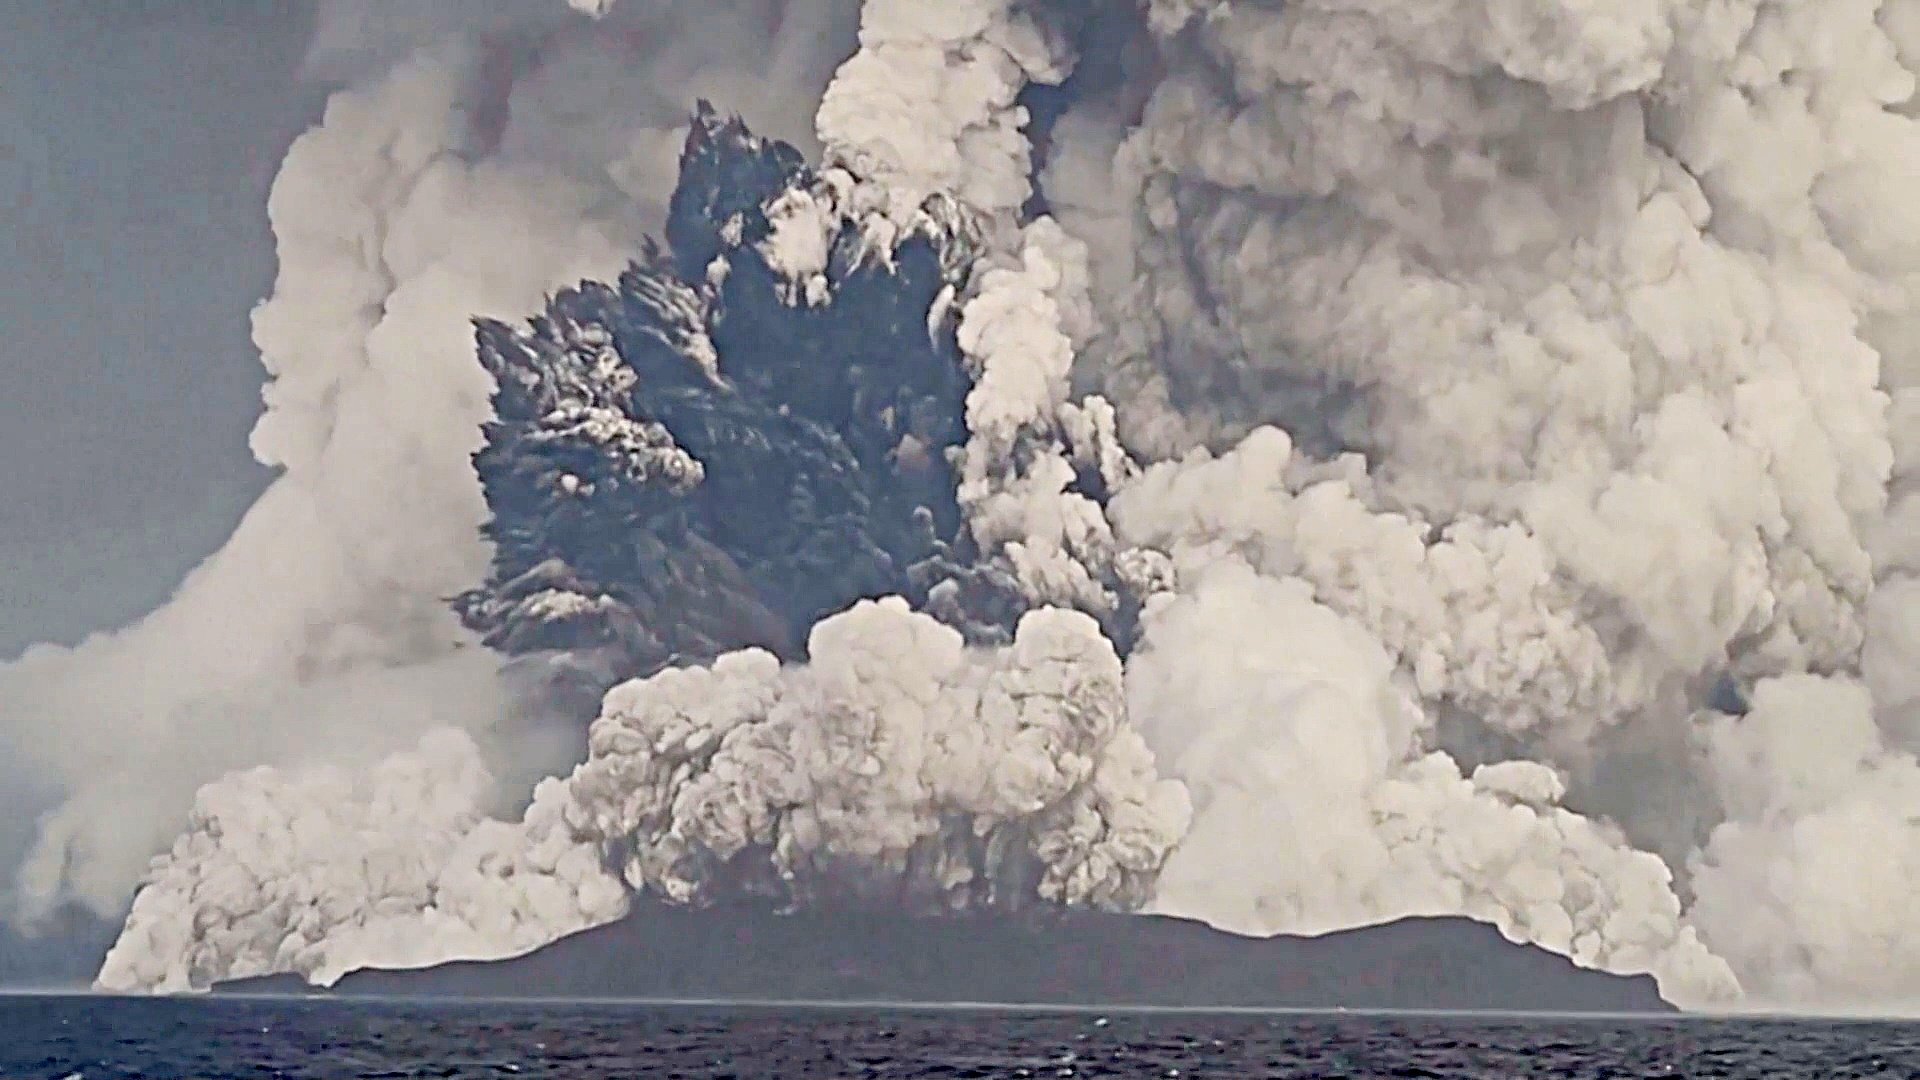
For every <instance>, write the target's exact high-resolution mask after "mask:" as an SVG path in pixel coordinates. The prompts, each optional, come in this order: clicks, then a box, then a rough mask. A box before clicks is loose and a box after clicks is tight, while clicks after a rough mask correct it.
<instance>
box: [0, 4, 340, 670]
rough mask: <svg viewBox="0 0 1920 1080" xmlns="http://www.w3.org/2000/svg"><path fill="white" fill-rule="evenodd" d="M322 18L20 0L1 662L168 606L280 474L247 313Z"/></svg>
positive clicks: (11, 14) (14, 77)
mask: <svg viewBox="0 0 1920 1080" xmlns="http://www.w3.org/2000/svg"><path fill="white" fill-rule="evenodd" d="M309 17H310V15H309V11H308V7H307V5H305V4H296V3H291V2H288V0H113V2H112V3H103V4H80V3H40V2H33V0H0V326H3V327H4V328H5V333H4V337H3V338H0V340H4V342H5V344H4V346H0V385H4V387H5V391H4V393H0V460H4V461H5V462H6V467H5V468H4V469H0V658H5V657H10V656H12V655H14V654H16V653H17V652H19V650H20V649H21V648H23V647H24V646H26V645H27V644H29V643H31V642H34V641H41V640H58V641H67V640H72V639H74V638H76V637H78V636H80V635H83V634H85V633H86V632H88V631H90V630H93V629H98V628H102V627H108V626H113V625H118V624H119V623H122V622H124V621H126V620H127V619H128V618H130V617H132V616H134V615H137V614H139V613H141V612H143V611H146V610H148V609H150V608H152V607H153V606H154V605H155V604H156V603H157V602H158V601H159V600H161V599H162V598H163V597H164V596H165V595H166V594H167V592H168V591H170V590H171V588H172V587H173V585H174V584H175V583H176V582H178V580H179V579H180V576H181V575H182V574H183V573H184V572H185V571H186V570H187V569H188V568H190V567H191V566H192V565H193V564H194V563H196V562H198V561H199V560H200V559H201V558H202V557H203V556H205V555H206V554H207V553H208V552H210V551H212V550H213V549H214V548H215V547H216V546H218V544H219V542H220V541H221V540H222V539H224V538H225V536H226V534H227V533H228V532H229V531H230V530H231V528H232V525H233V523H234V521H235V520H236V519H237V518H238V517H239V515H240V513H241V511H243V510H244V509H245V507H246V505H247V504H248V503H249V502H250V501H251V500H252V498H253V496H254V494H255V493H256V492H257V491H258V490H259V489H260V487H261V486H262V485H263V484H264V483H265V481H266V479H267V474H266V471H265V470H264V469H262V468H261V467H259V466H258V465H256V464H254V463H253V461H252V460H251V458H250V457H249V455H248V453H247V448H246V436H247V431H248V429H249V428H250V427H251V425H252V423H253V420H254V417H255V416H256V415H257V414H258V412H259V391H260V384H261V378H262V372H261V369H260V366H259V361H258V358H257V356H256V355H255V353H254V350H253V348H252V346H251V345H250V343H249V341H248V324H247V313H248V310H249V309H250V308H251V307H252V306H253V304H254V302H255V301H256V300H258V299H259V298H260V297H261V296H262V295H263V294H264V293H265V291H266V289H267V288H268V286H269V284H270V283H271V280H272V273H273V251H272V245H271V241H270V238H269V236H268V233H267V226H266V193H267V188H268V185H269V183H270V182H271V180H272V177H273V172H274V168H275V166H276V165H277V163H278V161H279V159H280V157H281V155H282V154H283V153H284V151H285V148H286V145H287V143H288V141H289V140H291V139H292V137H293V136H294V135H296V134H297V133H298V132H299V131H300V130H301V129H302V128H303V127H305V126H306V124H307V123H308V122H310V120H311V119H312V118H313V117H315V116H317V113H318V109H319V106H320V103H321V101H322V91H321V90H320V89H319V88H317V87H315V86H313V85H311V84H303V83H302V82H300V80H299V63H300V57H301V53H302V50H303V47H304V44H305V41H306V36H307V22H308V19H309Z"/></svg>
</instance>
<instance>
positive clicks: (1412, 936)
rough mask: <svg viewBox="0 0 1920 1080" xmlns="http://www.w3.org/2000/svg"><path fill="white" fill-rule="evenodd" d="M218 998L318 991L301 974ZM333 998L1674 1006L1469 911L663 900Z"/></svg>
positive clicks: (367, 982) (1554, 1008)
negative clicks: (941, 912) (914, 910)
mask: <svg viewBox="0 0 1920 1080" xmlns="http://www.w3.org/2000/svg"><path fill="white" fill-rule="evenodd" d="M215 989H216V991H217V992H223V993H241V994H275V995H278V994H310V993H315V992H317V991H315V990H314V988H312V987H309V986H308V985H307V984H306V983H305V982H303V981H301V980H300V979H299V978H298V977H297V976H291V975H275V976H269V977H266V978H259V979H241V980H236V981H234V982H229V983H222V984H219V985H218V986H217V987H216V988H215ZM330 992H331V993H333V994H338V995H345V996H420V997H440V998H455V999H461V998H464V999H474V998H638V999H654V1000H683V1001H684V1000H696V1001H706V1000H723V1001H725V1000H732V1001H809V1002H850V1001H857V1002H887V1003H901V1004H914V1003H928V1004H932V1003H940V1004H950V1003H954V1002H968V1003H993V1004H1008V1005H1050V1006H1089V1007H1102V1008H1108V1007H1126V1006H1163V1007H1182V1008H1327V1009H1332V1008H1346V1009H1422V1010H1488V1011H1528V1012H1589V1013H1626V1012H1672V1011H1673V1008H1672V1006H1670V1005H1668V1004H1667V1003H1666V1002H1664V1001H1662V1000H1661V999H1660V995H1659V994H1658V993H1657V992H1656V991H1655V989H1654V983H1653V979H1652V977H1651V976H1646V975H1637V976H1620V975H1609V974H1606V973H1604V972H1598V971H1588V970H1584V969H1581V968H1578V967H1575V966H1574V964H1573V963H1572V961H1569V960H1567V959H1566V958H1564V957H1561V956H1557V955H1555V954H1553V953H1550V952H1547V951H1546V950H1544V949H1539V948H1535V947H1533V946H1528V945H1515V944H1512V943H1510V942H1508V941H1507V940H1506V939H1504V938H1503V937H1501V935H1500V932H1499V931H1498V930H1496V929H1494V928H1493V927H1491V926H1488V925H1486V924H1484V923H1477V922H1473V921H1472V920H1469V919H1460V918H1444V919H1403V920H1400V921H1399V922H1394V923H1388V924H1386V925H1384V926H1372V927H1366V928H1363V929H1358V930H1346V931H1342V932H1339V933H1334V934H1327V935H1325V936H1322V937H1315V938H1304V937H1274V938H1267V939H1257V938H1245V937H1239V936H1236V935H1233V934H1227V933H1223V932H1221V931H1218V930H1213V929H1210V928H1208V927H1206V926H1203V925H1201V924H1200V923H1197V922H1192V921H1189V920H1186V919H1175V918H1169V917H1165V916H1158V915H1120V914H1105V913H1098V912H1087V911H1067V912H1062V911H1055V912H1047V913H1044V914H1040V915H1030V916H1020V917H1013V916H1008V915H1005V914H1001V913H982V914H974V915H949V916H938V917H916V916H908V915H899V914H882V913H874V912H859V913H852V912H823V911H809V912H801V913H793V914H781V913H778V912H775V911H773V910H772V909H770V908H754V907H746V906H726V907H716V908H686V907H677V906H671V905H667V904H663V903H658V902H650V901H643V902H641V903H638V904H636V905H635V910H634V912H633V913H632V914H631V915H629V916H628V917H627V918H625V919H623V920H621V921H620V922H617V923H612V924H610V925H607V926H601V927H596V928H595V929H592V930H587V931H584V932H582V933H579V934H575V935H573V936H571V937H567V938H563V939H561V940H560V941H556V942H554V943H553V944H551V945H548V946H546V947H544V948H541V949H537V950H535V951H533V952H531V953H528V954H526V955H525V956H520V957H517V958H514V959H511V960H497V961H484V962H483V961H460V962H455V963H449V964H442V965H439V966H438V967H431V968H423V969H420V970H417V971H379V970H367V971H357V972H353V973H352V974H349V975H347V976H346V977H345V978H343V979H341V980H340V982H339V983H338V984H337V985H336V986H334V988H333V989H332V991H330Z"/></svg>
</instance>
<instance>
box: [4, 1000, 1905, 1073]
mask: <svg viewBox="0 0 1920 1080" xmlns="http://www.w3.org/2000/svg"><path fill="white" fill-rule="evenodd" d="M656 1076H657V1077H685V1078H694V1077H701V1078H707V1077H743V1078H744V1077H755V1078H761V1077H772V1078H788V1077H832V1078H850V1077H899V1078H918V1077H1123V1076H1124V1077H1134V1076H1139V1077H1174V1076H1178V1077H1188V1078H1192V1077H1232V1078H1242V1077H1316V1078H1320V1077H1351V1078H1356V1080H1357V1078H1361V1077H1500V1078H1511V1077H1536V1076H1537V1077H1576V1078H1577V1077H1594V1078H1599V1077H1682V1076H1684V1077H1741V1078H1745V1077H1767V1078H1773V1077H1900V1078H1902V1080H1905V1078H1908V1077H1916V1076H1920V1025H1907V1024H1891V1023H1867V1022H1833V1021H1812V1020H1799V1021H1780V1020H1748V1019H1741V1020H1724V1019H1716V1020H1708V1019H1663V1018H1623V1019H1593V1018H1580V1019H1573V1018H1557V1017H1519V1016H1513V1017H1496V1016H1417V1015H1363V1014H1326V1013H1291V1014H1252V1013H1225V1014H1223V1013H1193V1012H1149V1013H1139V1012H1115V1013H1107V1014H1098V1013H1089V1012H1033V1011H1019V1012H1012V1011H993V1010H975V1009H955V1010H920V1009H916V1010H904V1009H903V1010H895V1009H886V1008H804V1007H773V1006H767V1007H758V1006H755V1007H744V1006H729V1007H717V1006H661V1005H638V1004H597V1003H595V1004H554V1003H541V1004H521V1003H503V1004H471V1003H469V1004H459V1005H448V1004H425V1003H418V1002H398V1001H328V1000H301V999H282V1000H269V999H202V1000H128V999H114V998H87V997H14V998H0V1078H4V1080H25V1078H42V1077H44V1078H48V1080H64V1078H85V1080H107V1078H127V1077H139V1078H142V1080H161V1078H169V1080H171V1078H196V1080H215V1078H228V1077H233V1078H240V1077H289V1078H292V1077H326V1078H329V1080H332V1078H341V1080H345V1078H374V1077H379V1078H383V1080H401V1078H411V1077H617V1078H624V1077H656Z"/></svg>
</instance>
